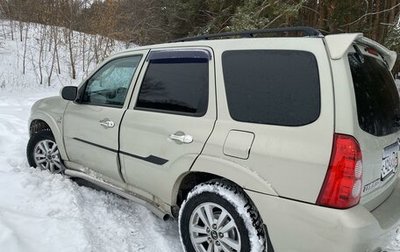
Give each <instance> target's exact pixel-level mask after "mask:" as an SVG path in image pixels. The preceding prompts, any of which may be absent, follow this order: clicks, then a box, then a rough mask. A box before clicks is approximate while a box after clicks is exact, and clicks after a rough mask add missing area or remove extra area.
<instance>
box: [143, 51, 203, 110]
mask: <svg viewBox="0 0 400 252" xmlns="http://www.w3.org/2000/svg"><path fill="white" fill-rule="evenodd" d="M208 62H209V55H208V54H206V53H204V52H202V51H196V52H179V51H178V52H165V53H159V52H157V53H155V54H154V55H152V56H151V57H150V62H149V66H148V68H147V71H146V75H145V77H144V80H143V83H142V86H141V88H140V92H139V97H138V101H137V103H136V107H135V108H136V109H141V110H149V111H155V112H163V113H171V114H183V115H189V116H203V115H204V114H205V113H206V111H207V105H208V82H209V72H208Z"/></svg>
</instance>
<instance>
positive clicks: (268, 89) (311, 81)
mask: <svg viewBox="0 0 400 252" xmlns="http://www.w3.org/2000/svg"><path fill="white" fill-rule="evenodd" d="M222 62H223V71H224V79H225V87H226V94H227V99H228V106H229V112H230V114H231V117H232V118H233V119H234V120H237V121H242V122H252V123H263V124H273V125H285V126H299V125H305V124H308V123H311V122H313V121H315V120H316V119H317V118H318V116H319V113H320V87H319V75H318V66H317V62H316V59H315V57H314V55H313V54H311V53H309V52H304V51H279V50H278V51H276V50H274V51H269V50H257V51H256V50H253V51H227V52H225V53H224V54H223V55H222Z"/></svg>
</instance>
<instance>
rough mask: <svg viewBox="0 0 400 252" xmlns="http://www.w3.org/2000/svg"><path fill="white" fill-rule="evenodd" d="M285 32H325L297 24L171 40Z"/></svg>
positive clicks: (305, 33) (250, 36)
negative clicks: (294, 25)
mask: <svg viewBox="0 0 400 252" xmlns="http://www.w3.org/2000/svg"><path fill="white" fill-rule="evenodd" d="M267 33H269V34H274V33H276V34H279V33H282V34H285V33H286V34H285V35H288V34H287V33H301V34H303V36H309V37H323V34H322V33H321V32H320V31H319V30H317V29H315V28H312V27H307V26H296V27H285V28H272V29H262V30H250V31H242V32H224V33H216V34H208V35H200V36H195V37H187V38H180V39H176V40H172V41H170V42H185V41H196V40H208V39H220V38H228V37H240V38H253V37H255V36H254V35H257V34H267ZM295 37H296V36H295Z"/></svg>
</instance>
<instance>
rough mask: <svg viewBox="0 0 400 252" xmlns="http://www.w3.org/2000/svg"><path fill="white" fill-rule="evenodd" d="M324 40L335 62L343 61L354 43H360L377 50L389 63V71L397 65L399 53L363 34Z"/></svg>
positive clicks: (335, 36)
mask: <svg viewBox="0 0 400 252" xmlns="http://www.w3.org/2000/svg"><path fill="white" fill-rule="evenodd" d="M324 40H325V43H326V45H327V48H328V52H329V56H330V57H331V59H333V60H338V59H341V58H342V57H343V56H345V53H346V52H347V50H348V49H349V48H350V47H351V46H352V45H353V44H354V43H360V44H363V45H366V46H369V47H373V48H374V49H376V50H377V51H378V52H379V53H380V54H381V55H382V57H383V58H384V59H385V61H386V62H387V63H388V67H389V70H392V69H393V67H394V64H395V63H396V58H397V53H396V52H395V51H391V50H389V49H387V48H386V47H384V46H383V45H381V44H379V43H378V42H376V41H373V40H372V39H369V38H366V37H364V35H363V34H362V33H343V34H335V35H327V36H325V38H324Z"/></svg>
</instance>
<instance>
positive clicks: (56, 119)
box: [29, 97, 68, 160]
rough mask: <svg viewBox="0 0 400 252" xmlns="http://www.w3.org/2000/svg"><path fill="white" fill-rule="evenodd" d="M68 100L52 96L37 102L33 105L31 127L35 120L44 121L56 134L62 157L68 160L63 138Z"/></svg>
mask: <svg viewBox="0 0 400 252" xmlns="http://www.w3.org/2000/svg"><path fill="white" fill-rule="evenodd" d="M67 104H68V102H67V101H65V100H63V99H62V98H61V97H50V98H45V99H42V100H40V101H38V102H36V103H35V104H34V105H33V106H32V110H31V116H30V118H29V128H30V125H31V124H32V122H33V121H34V120H41V121H44V122H45V123H46V124H47V125H48V126H49V127H50V130H51V132H52V133H53V135H54V139H55V140H56V143H57V145H58V149H59V151H60V155H61V158H62V159H63V160H68V155H67V153H66V151H65V146H64V139H63V129H62V126H63V115H64V111H65V108H66V106H67Z"/></svg>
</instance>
